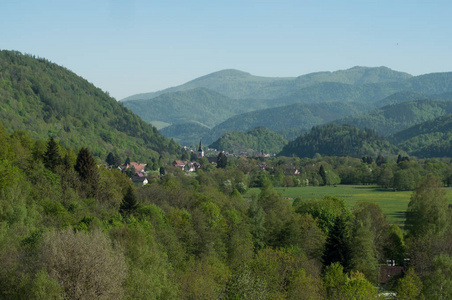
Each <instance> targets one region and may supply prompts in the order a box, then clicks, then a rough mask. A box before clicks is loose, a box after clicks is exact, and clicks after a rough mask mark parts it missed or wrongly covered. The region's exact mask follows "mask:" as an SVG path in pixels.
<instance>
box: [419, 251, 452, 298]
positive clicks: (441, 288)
mask: <svg viewBox="0 0 452 300" xmlns="http://www.w3.org/2000/svg"><path fill="white" fill-rule="evenodd" d="M424 289H425V290H424V295H425V296H426V298H427V299H452V257H451V256H449V255H447V254H441V255H438V256H436V257H435V258H434V259H433V272H432V273H431V274H430V275H429V276H427V278H426V280H425V283H424Z"/></svg>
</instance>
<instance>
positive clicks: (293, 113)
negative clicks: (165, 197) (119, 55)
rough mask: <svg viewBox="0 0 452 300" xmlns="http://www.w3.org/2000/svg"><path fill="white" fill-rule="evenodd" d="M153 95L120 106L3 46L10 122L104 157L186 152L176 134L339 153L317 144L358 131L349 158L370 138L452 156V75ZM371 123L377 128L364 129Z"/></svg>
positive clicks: (372, 76)
mask: <svg viewBox="0 0 452 300" xmlns="http://www.w3.org/2000/svg"><path fill="white" fill-rule="evenodd" d="M202 85H205V86H202ZM213 89H216V90H213ZM223 93H224V94H223ZM146 95H147V96H150V97H154V98H150V99H142V100H127V101H124V102H122V103H118V102H117V101H115V100H114V99H113V98H111V97H109V95H108V94H107V93H105V92H103V91H101V90H100V89H98V88H96V87H95V86H93V85H92V84H90V83H88V82H87V81H86V80H84V79H83V78H81V77H79V76H77V75H76V74H74V73H72V72H70V71H69V70H67V69H65V68H63V67H60V66H58V65H56V64H53V63H51V62H49V61H47V60H45V59H40V58H35V57H33V56H30V55H22V54H20V53H19V52H14V51H1V52H0V108H1V111H0V117H1V123H3V127H4V128H5V129H6V130H7V131H8V132H13V131H14V130H25V131H27V132H29V133H30V134H31V135H32V137H34V138H40V139H46V138H48V137H50V136H52V137H54V138H56V139H57V140H59V141H60V142H61V143H62V144H63V145H65V146H69V147H73V148H77V147H79V146H80V145H85V146H89V147H90V149H91V151H92V152H93V153H94V154H95V155H96V156H98V157H101V158H104V157H105V156H106V155H107V153H108V152H111V151H113V152H114V153H115V154H117V155H119V156H122V157H123V158H125V157H127V156H134V157H136V158H137V159H144V160H150V159H158V157H160V156H161V155H164V154H169V155H175V156H178V155H181V153H182V152H181V147H180V145H178V144H177V143H175V142H174V141H176V142H179V143H181V144H183V145H193V144H197V143H198V142H199V139H200V138H202V139H203V143H204V144H205V145H209V144H212V146H213V147H216V148H218V149H219V150H224V151H229V152H248V153H256V152H260V151H265V152H268V153H275V154H276V153H279V151H281V149H282V148H283V147H284V146H285V145H286V144H287V146H286V150H287V149H289V148H288V147H290V149H291V154H289V155H293V154H295V155H298V154H299V153H308V152H306V150H303V151H302V150H301V149H297V147H298V148H300V147H302V148H303V147H304V148H306V147H308V146H307V145H309V147H311V148H312V149H317V148H318V149H320V148H321V149H328V151H327V152H324V153H323V152H322V151H323V150H322V151H320V152H322V153H320V152H316V153H319V154H321V155H331V153H332V152H331V149H332V148H331V145H328V144H325V145H323V144H320V143H317V142H314V143H311V142H312V141H314V140H316V139H317V140H320V139H322V136H331V137H336V136H338V135H344V134H345V135H351V133H353V134H356V135H357V136H358V137H359V139H363V141H360V143H357V144H356V145H355V147H344V149H343V151H342V152H341V153H342V154H341V155H350V156H356V155H360V154H361V153H362V152H360V151H361V150H362V149H360V147H361V146H360V145H368V146H366V147H367V148H368V150H369V151H368V152H366V153H378V151H381V150H382V149H386V150H384V151H386V152H387V153H391V155H395V154H396V153H397V152H399V151H405V153H406V154H411V155H416V156H419V157H435V156H452V129H451V126H450V123H451V122H450V116H451V115H452V101H451V100H452V73H432V74H426V75H422V76H416V77H413V76H410V75H409V74H406V73H401V72H397V71H392V70H390V69H388V68H385V67H380V68H365V67H355V68H352V69H349V70H344V71H336V72H320V73H313V74H308V75H304V76H300V77H296V78H269V77H258V76H253V75H250V74H248V73H244V72H240V71H235V70H225V71H220V72H216V73H213V74H210V75H206V76H203V77H201V78H198V79H195V80H193V81H191V82H189V83H187V84H185V85H182V86H179V87H174V88H171V89H168V90H165V91H160V92H157V93H152V94H146ZM146 95H143V94H141V95H138V96H134V97H144V96H146ZM126 107H129V108H130V109H131V110H132V111H134V112H136V114H138V115H140V116H141V117H142V118H143V119H144V120H145V121H147V122H152V123H153V124H156V125H158V126H160V127H159V128H161V129H160V131H158V130H157V129H156V128H155V127H153V126H151V125H149V124H147V123H146V122H144V121H143V120H141V119H140V118H139V117H138V116H137V115H135V114H134V113H133V112H132V111H131V110H129V109H127V108H126ZM331 123H334V124H337V125H340V126H342V125H347V126H352V127H353V128H356V129H353V128H349V127H334V126H330V125H328V124H331ZM313 127H315V128H316V129H315V130H316V131H314V132H313V131H312V128H313ZM368 129H372V130H373V133H371V134H364V133H363V132H361V131H358V130H368ZM344 132H345V133H344ZM347 132H348V133H347ZM366 132H367V131H366ZM316 134H317V135H316ZM319 134H320V135H319ZM162 135H163V136H162ZM377 135H378V137H377ZM164 136H166V137H167V138H165V137H164ZM303 136H304V137H303ZM302 137H303V138H302ZM168 138H173V139H174V141H172V140H170V139H168ZM306 138H307V139H309V142H306V141H305V140H306ZM368 138H371V140H369V139H368ZM380 138H385V139H386V140H387V141H388V142H390V143H392V145H389V146H388V145H386V144H383V143H382V142H380ZM295 140H297V141H298V142H296V143H293V141H295ZM336 140H337V139H335V138H332V139H331V141H336ZM291 141H292V142H291ZM301 141H302V142H301ZM319 145H322V147H320V148H319ZM382 145H384V146H382ZM345 146H347V145H345ZM388 149H390V150H388ZM312 151H315V150H312ZM312 151H311V152H309V155H311V154H312V153H313V152H312ZM286 152H287V151H286ZM286 152H281V154H284V153H286Z"/></svg>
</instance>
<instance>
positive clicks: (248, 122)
mask: <svg viewBox="0 0 452 300" xmlns="http://www.w3.org/2000/svg"><path fill="white" fill-rule="evenodd" d="M366 109H368V107H367V106H366V105H365V104H363V103H341V102H323V103H306V104H305V103H298V104H292V105H287V106H282V107H276V108H271V109H270V108H269V109H263V110H257V111H253V112H248V113H244V114H241V115H237V116H234V117H231V118H229V119H228V120H226V121H224V122H223V123H221V124H219V125H217V126H215V127H214V128H212V130H211V131H210V132H209V135H208V136H204V137H203V140H206V141H209V142H210V141H214V140H216V139H218V138H219V137H220V136H221V135H222V134H224V133H226V132H228V131H247V130H250V129H252V128H255V127H259V126H265V127H267V128H269V129H270V130H273V131H276V132H282V133H286V131H287V130H288V129H291V128H297V129H298V132H297V133H298V134H296V136H298V135H299V134H300V132H302V131H303V130H304V131H307V130H309V129H311V128H312V127H313V126H317V125H321V124H324V123H327V122H330V121H333V120H335V119H336V118H338V117H344V116H349V115H357V114H360V113H363V112H364V111H365V110H366ZM296 136H295V137H296ZM295 137H293V136H292V135H290V134H289V135H287V136H285V138H286V139H290V138H295Z"/></svg>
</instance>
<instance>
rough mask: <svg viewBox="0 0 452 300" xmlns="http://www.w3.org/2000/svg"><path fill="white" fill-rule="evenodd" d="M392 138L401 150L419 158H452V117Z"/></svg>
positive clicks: (442, 117) (442, 118)
mask: <svg viewBox="0 0 452 300" xmlns="http://www.w3.org/2000/svg"><path fill="white" fill-rule="evenodd" d="M390 138H391V140H392V141H393V142H394V143H397V144H398V145H399V147H400V148H401V149H404V150H405V151H407V152H408V153H410V154H412V155H415V156H418V157H451V156H452V115H451V114H449V115H445V116H441V117H438V118H435V119H433V120H429V121H426V122H423V123H421V124H417V125H415V126H412V127H410V128H407V129H405V130H402V131H400V132H397V133H396V134H394V135H393V136H391V137H390Z"/></svg>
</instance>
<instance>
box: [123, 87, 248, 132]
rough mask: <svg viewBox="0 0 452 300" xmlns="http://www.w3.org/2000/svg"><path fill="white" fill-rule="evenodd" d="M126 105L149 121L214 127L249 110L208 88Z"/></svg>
mask: <svg viewBox="0 0 452 300" xmlns="http://www.w3.org/2000/svg"><path fill="white" fill-rule="evenodd" d="M123 104H124V106H126V107H128V108H130V109H131V110H132V111H134V112H135V113H136V114H137V115H139V116H140V117H141V118H142V119H143V120H145V121H146V122H153V121H161V122H165V123H169V124H179V123H185V122H190V121H194V122H199V123H201V124H204V125H205V126H207V127H210V128H211V127H213V126H215V125H216V124H218V123H219V122H222V121H224V120H226V119H227V118H229V117H232V116H233V115H236V114H239V113H243V112H245V111H247V110H249V109H247V108H244V107H243V105H242V103H241V102H240V101H238V100H234V99H231V98H229V97H226V96H223V95H222V94H219V93H217V92H214V91H211V90H208V89H205V88H196V89H193V90H188V91H178V92H174V93H168V94H163V95H160V96H157V97H156V98H153V99H147V100H133V101H125V102H123ZM198 139H199V137H198Z"/></svg>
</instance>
